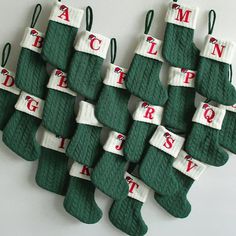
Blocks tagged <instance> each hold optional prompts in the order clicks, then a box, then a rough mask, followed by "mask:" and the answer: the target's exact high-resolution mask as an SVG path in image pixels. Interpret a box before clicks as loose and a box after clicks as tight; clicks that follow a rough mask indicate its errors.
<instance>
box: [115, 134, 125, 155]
mask: <svg viewBox="0 0 236 236" xmlns="http://www.w3.org/2000/svg"><path fill="white" fill-rule="evenodd" d="M117 138H118V139H119V140H121V143H120V145H116V146H115V148H116V150H118V151H119V150H121V149H122V148H123V143H124V136H123V135H122V134H119V135H118V136H117Z"/></svg>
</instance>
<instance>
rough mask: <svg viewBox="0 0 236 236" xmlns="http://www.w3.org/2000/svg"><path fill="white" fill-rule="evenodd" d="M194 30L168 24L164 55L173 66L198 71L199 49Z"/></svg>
mask: <svg viewBox="0 0 236 236" xmlns="http://www.w3.org/2000/svg"><path fill="white" fill-rule="evenodd" d="M193 37H194V30H193V29H190V28H187V27H182V26H179V25H175V24H171V23H167V25H166V30H165V36H164V44H163V49H162V55H163V57H164V58H165V60H166V61H167V62H169V63H170V64H171V65H172V66H175V67H179V68H186V69H189V70H196V69H197V66H198V62H199V54H200V51H199V49H198V48H197V47H196V46H195V44H194V43H193Z"/></svg>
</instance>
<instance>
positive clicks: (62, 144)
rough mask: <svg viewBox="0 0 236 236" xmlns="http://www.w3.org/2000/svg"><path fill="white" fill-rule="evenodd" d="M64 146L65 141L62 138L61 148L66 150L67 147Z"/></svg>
mask: <svg viewBox="0 0 236 236" xmlns="http://www.w3.org/2000/svg"><path fill="white" fill-rule="evenodd" d="M64 145H65V139H64V138H62V139H61V143H60V146H59V148H62V149H65V146H64Z"/></svg>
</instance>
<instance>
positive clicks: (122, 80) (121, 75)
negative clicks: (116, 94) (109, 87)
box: [117, 72, 126, 84]
mask: <svg viewBox="0 0 236 236" xmlns="http://www.w3.org/2000/svg"><path fill="white" fill-rule="evenodd" d="M125 76H126V74H125V73H124V72H120V76H119V79H118V81H117V84H123V83H124V79H125Z"/></svg>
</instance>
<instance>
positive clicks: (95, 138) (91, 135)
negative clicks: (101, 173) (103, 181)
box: [66, 124, 102, 167]
mask: <svg viewBox="0 0 236 236" xmlns="http://www.w3.org/2000/svg"><path fill="white" fill-rule="evenodd" d="M101 131H102V128H101V127H97V126H90V125H85V124H78V125H77V129H76V132H75V134H74V136H73V138H72V139H71V141H70V143H69V146H68V147H67V150H66V155H67V156H68V157H70V158H71V159H73V160H74V161H76V162H79V163H81V164H83V165H86V166H88V167H93V166H94V165H95V164H96V163H97V161H98V159H99V158H100V157H101V155H102V146H101V144H100V135H101Z"/></svg>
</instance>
